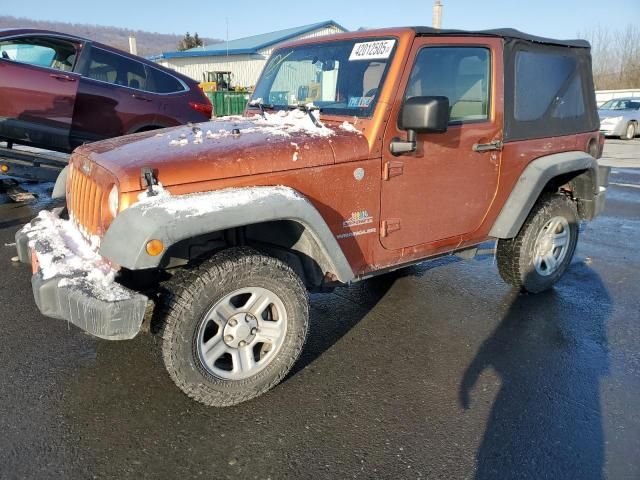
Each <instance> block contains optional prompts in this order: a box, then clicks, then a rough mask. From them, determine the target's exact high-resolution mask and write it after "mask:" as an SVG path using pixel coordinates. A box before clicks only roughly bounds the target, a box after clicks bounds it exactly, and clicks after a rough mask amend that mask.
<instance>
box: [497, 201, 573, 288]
mask: <svg viewBox="0 0 640 480" xmlns="http://www.w3.org/2000/svg"><path fill="white" fill-rule="evenodd" d="M577 242H578V214H577V211H576V205H575V203H574V202H573V201H572V200H571V199H570V198H568V197H567V196H565V195H562V194H553V195H544V196H542V197H541V198H540V199H539V200H538V201H537V202H536V204H535V205H534V207H533V209H532V211H531V213H529V216H528V217H527V220H526V221H525V223H524V225H523V226H522V228H521V229H520V232H519V233H518V235H517V236H516V237H515V238H510V239H500V240H498V246H497V252H496V257H497V262H498V271H499V272H500V276H501V277H502V279H503V280H504V281H505V282H507V283H509V284H511V285H513V286H515V287H518V288H520V289H522V290H525V291H527V292H530V293H539V292H542V291H544V290H547V289H549V288H551V287H552V286H553V285H554V284H555V283H556V282H557V281H558V280H560V278H561V277H562V275H563V274H564V272H565V271H566V270H567V267H568V266H569V264H570V263H571V259H572V258H573V254H574V252H575V249H576V244H577Z"/></svg>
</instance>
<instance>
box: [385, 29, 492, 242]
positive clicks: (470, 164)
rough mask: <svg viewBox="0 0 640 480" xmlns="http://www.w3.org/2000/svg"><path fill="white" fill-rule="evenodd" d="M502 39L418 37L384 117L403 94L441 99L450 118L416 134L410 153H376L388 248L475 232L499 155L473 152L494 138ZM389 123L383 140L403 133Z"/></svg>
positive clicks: (457, 238) (489, 197) (489, 195)
mask: <svg viewBox="0 0 640 480" xmlns="http://www.w3.org/2000/svg"><path fill="white" fill-rule="evenodd" d="M501 55H502V44H501V43H500V40H499V39H491V38H487V39H486V40H484V41H482V43H481V44H478V45H469V42H468V39H465V40H462V39H460V40H456V39H454V38H441V39H438V38H434V37H425V38H418V39H417V40H416V42H415V43H414V46H413V49H412V54H411V57H410V58H414V59H415V61H414V63H413V66H412V67H411V68H408V69H407V71H405V72H404V74H403V78H402V80H401V86H402V87H401V88H400V89H399V93H398V95H399V96H400V98H398V99H397V100H396V102H395V106H394V109H393V110H392V112H391V118H392V119H397V118H398V115H399V113H400V106H401V105H402V103H403V101H404V99H406V98H410V97H414V96H446V97H447V98H448V99H449V104H450V114H451V120H450V123H449V126H448V130H447V131H446V132H445V133H419V134H418V135H417V149H416V151H415V152H412V153H408V154H403V155H399V156H393V155H392V154H391V152H390V151H389V150H388V149H385V150H384V153H383V181H382V195H381V212H382V213H381V229H380V231H381V243H382V245H383V246H384V247H385V248H387V249H390V250H397V249H402V248H407V247H415V246H424V247H425V248H429V245H428V244H432V246H435V245H433V244H434V243H435V242H438V243H437V244H436V245H442V244H443V242H442V241H443V240H444V241H445V243H446V244H451V243H456V242H458V241H460V240H461V239H462V237H463V235H466V234H470V233H471V232H474V231H475V230H477V229H478V228H479V227H480V225H481V224H482V222H483V220H484V217H485V215H486V213H487V211H488V210H489V207H490V206H491V203H492V202H493V199H494V196H495V194H496V190H497V186H498V177H499V173H500V161H501V156H500V154H501V152H500V151H499V150H497V149H488V150H486V151H483V152H477V151H474V145H476V144H482V145H486V144H489V143H490V142H493V141H496V140H500V139H501V135H502V114H501V111H498V110H499V109H497V108H495V105H494V104H493V103H494V101H495V99H497V98H499V97H500V96H501V92H502V70H501V60H500V58H501ZM406 136H407V132H405V131H402V130H399V129H398V126H397V122H396V121H392V122H389V126H388V127H387V130H386V132H385V139H384V145H389V144H390V143H391V142H392V140H393V139H394V138H398V137H399V138H406Z"/></svg>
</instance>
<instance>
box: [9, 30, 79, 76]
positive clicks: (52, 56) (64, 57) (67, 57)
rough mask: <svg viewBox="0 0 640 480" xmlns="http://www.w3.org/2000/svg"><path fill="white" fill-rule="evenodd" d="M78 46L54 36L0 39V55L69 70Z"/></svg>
mask: <svg viewBox="0 0 640 480" xmlns="http://www.w3.org/2000/svg"><path fill="white" fill-rule="evenodd" d="M77 50H78V46H77V45H76V44H74V43H72V42H69V41H66V40H64V39H60V38H55V37H19V38H14V39H9V40H2V41H0V56H1V57H2V58H3V59H5V60H13V61H14V62H19V63H26V64H28V65H34V66H37V67H46V68H54V69H56V70H62V71H65V72H70V71H72V70H73V66H74V64H75V61H76V54H77Z"/></svg>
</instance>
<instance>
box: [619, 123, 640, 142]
mask: <svg viewBox="0 0 640 480" xmlns="http://www.w3.org/2000/svg"><path fill="white" fill-rule="evenodd" d="M635 136H636V124H635V123H633V122H629V123H628V124H627V128H626V129H625V131H624V135H622V136H621V137H620V138H621V139H622V140H633V139H634V138H635Z"/></svg>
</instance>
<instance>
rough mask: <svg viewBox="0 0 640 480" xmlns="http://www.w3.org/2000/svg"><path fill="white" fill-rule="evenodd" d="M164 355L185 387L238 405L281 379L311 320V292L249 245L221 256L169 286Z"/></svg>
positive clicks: (211, 400) (210, 400) (209, 399)
mask: <svg viewBox="0 0 640 480" xmlns="http://www.w3.org/2000/svg"><path fill="white" fill-rule="evenodd" d="M166 288H167V291H166V293H165V294H164V295H163V301H162V305H163V310H162V313H161V315H162V317H163V318H162V319H163V325H162V357H163V360H164V364H165V367H166V369H167V371H168V372H169V376H170V377H171V379H172V380H173V381H174V383H175V384H176V385H177V386H178V388H180V389H181V390H182V391H183V392H184V393H186V394H187V395H188V396H189V397H191V398H193V399H194V400H196V401H198V402H200V403H203V404H205V405H209V406H215V407H223V406H228V405H235V404H238V403H241V402H244V401H247V400H249V399H252V398H254V397H257V396H258V395H261V394H262V393H264V392H266V391H267V390H269V389H271V388H272V387H274V386H275V385H277V384H278V383H279V382H280V381H281V380H282V379H283V378H284V376H285V375H286V374H287V373H288V372H289V370H290V369H291V367H292V366H293V364H294V363H295V361H296V360H297V358H298V356H299V355H300V352H301V351H302V348H303V345H304V343H305V341H306V337H307V330H308V323H309V303H308V296H307V291H306V289H305V287H304V284H303V283H302V281H301V280H300V278H299V277H298V276H297V275H296V274H295V273H294V272H293V270H292V269H291V268H290V267H289V266H287V265H286V264H285V263H284V262H282V261H280V260H278V259H275V258H273V257H269V256H266V255H262V254H260V253H258V252H257V251H255V250H252V249H248V248H232V249H229V250H224V251H222V252H220V253H217V254H215V255H214V256H212V257H211V258H210V259H208V260H206V261H204V262H203V263H201V264H200V265H197V266H195V267H192V268H189V269H185V270H183V271H181V272H179V273H177V274H176V275H175V276H174V278H173V279H172V280H171V281H170V283H169V284H168V285H167V286H166Z"/></svg>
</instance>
